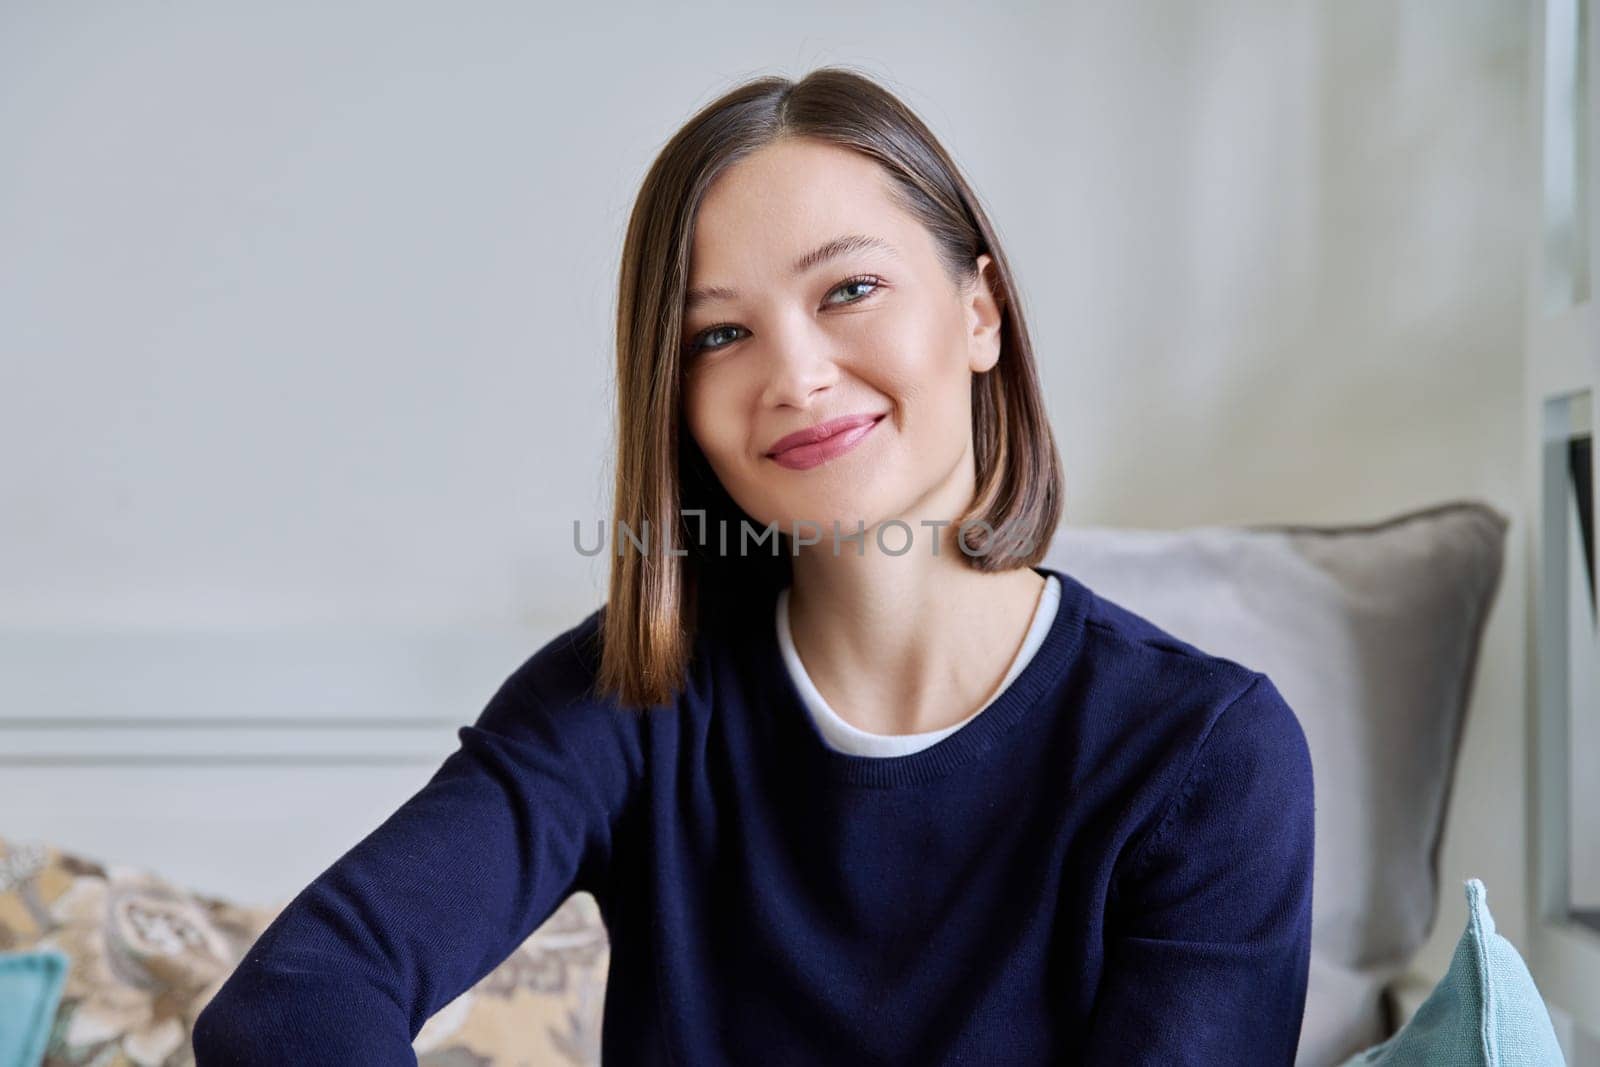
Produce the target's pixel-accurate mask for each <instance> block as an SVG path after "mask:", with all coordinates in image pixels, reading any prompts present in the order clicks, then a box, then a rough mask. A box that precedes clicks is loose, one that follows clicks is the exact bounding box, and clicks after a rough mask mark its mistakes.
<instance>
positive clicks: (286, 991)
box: [193, 639, 628, 1067]
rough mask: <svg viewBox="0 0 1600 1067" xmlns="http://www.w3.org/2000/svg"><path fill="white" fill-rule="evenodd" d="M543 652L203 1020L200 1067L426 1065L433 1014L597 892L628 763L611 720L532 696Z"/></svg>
mask: <svg viewBox="0 0 1600 1067" xmlns="http://www.w3.org/2000/svg"><path fill="white" fill-rule="evenodd" d="M558 640H559V639H558ZM547 647H549V648H550V649H552V650H553V651H552V653H551V654H549V655H546V656H544V657H543V658H542V659H539V658H536V659H535V660H534V661H532V662H531V663H530V664H528V665H525V666H524V668H522V669H521V670H519V671H518V672H517V674H514V675H513V676H512V677H511V678H509V679H507V681H506V682H505V683H504V684H503V685H502V686H501V687H500V689H499V690H498V691H497V692H496V693H495V695H494V697H493V698H492V699H491V700H490V702H489V704H488V706H487V707H486V708H485V710H484V711H483V713H482V714H481V715H480V716H479V718H478V721H477V722H476V724H475V725H473V726H464V727H462V728H461V729H460V730H459V731H458V737H459V739H460V747H459V748H458V749H457V750H456V751H455V752H453V753H452V754H451V755H450V756H449V757H448V758H447V759H446V760H445V761H444V763H443V765H442V766H441V767H440V768H439V769H438V771H437V772H435V773H434V775H433V777H432V778H431V779H430V780H429V781H428V783H427V784H426V785H424V786H423V787H422V789H421V790H420V791H419V792H418V793H416V794H415V795H414V796H412V797H411V798H410V799H409V800H407V801H406V802H405V803H404V804H403V805H402V806H401V807H400V808H399V809H398V810H397V811H395V812H394V813H393V814H392V815H390V816H389V817H388V819H387V820H385V821H384V822H383V823H382V825H380V826H379V827H378V828H377V829H375V830H374V831H372V832H371V833H370V834H368V835H367V836H366V837H365V838H364V839H362V840H361V841H360V842H359V843H358V844H356V845H355V846H354V847H353V848H352V849H350V851H349V852H347V853H346V854H345V855H344V856H342V857H341V858H340V859H338V860H337V861H336V862H334V864H333V865H332V866H330V867H329V868H328V869H327V870H326V871H324V872H323V873H322V874H320V875H318V876H317V878H316V879H315V880H314V881H313V882H312V883H311V884H310V885H309V886H307V887H306V888H305V889H303V890H302V891H301V892H300V893H299V895H297V896H296V897H295V898H294V900H293V901H291V902H290V903H289V905H288V906H287V907H286V908H285V909H284V910H283V911H282V912H281V913H280V914H279V915H278V916H277V918H276V919H274V921H273V922H272V924H271V925H270V926H268V927H267V929H266V930H265V931H264V932H263V933H262V935H261V937H260V938H259V939H258V940H257V942H256V943H255V945H253V946H252V947H251V948H250V950H249V951H248V952H247V954H246V955H245V958H244V959H243V960H242V961H241V962H240V964H239V966H238V968H237V969H236V970H235V971H234V972H233V974H232V975H231V976H230V977H229V978H228V980H227V982H226V983H225V984H224V985H223V986H222V988H221V990H220V991H219V992H218V993H217V995H216V997H215V998H213V999H212V1001H211V1002H210V1003H209V1004H208V1005H207V1006H206V1007H205V1009H204V1010H203V1011H202V1012H201V1013H200V1016H199V1019H198V1020H197V1021H196V1024H195V1029H194V1038H193V1040H194V1051H195V1059H196V1063H197V1065H198V1067H221V1065H223V1064H229V1065H256V1064H260V1065H262V1067H266V1065H272V1067H281V1065H283V1064H287V1063H293V1064H297V1065H306V1067H312V1065H318V1064H329V1065H333V1064H338V1065H340V1067H359V1065H363V1064H381V1065H385V1067H389V1065H399V1064H415V1062H416V1057H415V1055H414V1053H413V1052H412V1048H411V1041H412V1039H413V1038H414V1037H415V1036H416V1034H417V1032H418V1031H419V1030H420V1029H421V1028H422V1025H423V1023H424V1022H426V1021H427V1019H428V1018H429V1016H431V1015H432V1014H433V1013H434V1012H436V1011H438V1009H439V1008H441V1007H443V1006H444V1005H445V1004H447V1003H449V1002H450V1001H451V1000H452V999H454V998H455V997H456V996H457V995H459V994H460V993H461V992H463V991H464V990H466V989H467V988H469V987H470V986H471V985H473V984H474V983H475V982H477V981H478V979H480V978H481V977H483V976H484V975H485V974H487V973H488V972H489V971H490V970H492V969H493V968H494V967H495V966H496V965H497V964H498V963H499V962H500V961H502V960H503V959H505V958H506V957H507V956H509V955H510V954H511V952H513V951H514V950H515V949H516V948H517V946H518V945H520V944H521V943H522V941H523V940H525V939H526V938H527V936H528V935H529V934H530V933H532V932H533V930H534V929H535V928H537V927H538V925H539V924H540V923H542V922H543V921H544V920H545V919H546V918H548V917H549V916H550V914H551V913H552V912H554V910H555V909H556V907H557V906H559V905H560V903H561V902H562V901H563V900H565V899H566V897H567V896H568V895H570V893H571V892H572V891H573V890H574V889H575V888H590V887H593V886H596V885H598V884H599V880H600V877H601V872H603V870H604V869H605V868H606V867H607V866H608V864H609V858H610V849H611V827H612V825H613V814H612V813H613V812H614V811H616V810H617V809H618V808H619V807H620V806H621V803H622V798H623V797H624V796H625V793H626V790H627V782H626V779H627V763H628V761H627V760H626V758H625V757H624V756H623V754H622V752H621V746H619V745H617V744H615V741H616V739H617V734H616V733H615V731H614V729H613V726H614V724H608V723H607V722H606V721H605V720H604V716H606V715H607V714H608V712H610V711H611V709H609V708H607V707H603V706H568V707H560V708H557V705H556V704H555V703H554V702H552V703H551V704H550V705H549V707H548V708H547V707H546V706H545V704H544V703H542V702H541V701H540V700H539V699H538V698H537V697H536V696H535V695H534V691H533V684H532V683H531V682H529V681H528V680H527V679H526V678H525V676H527V675H529V674H530V670H531V668H533V667H537V666H539V665H540V664H543V665H544V666H545V667H549V666H550V665H551V664H552V663H554V662H556V660H557V658H558V657H557V655H556V653H555V651H554V650H555V649H556V646H555V643H552V645H551V646H547ZM536 680H537V679H535V681H536ZM541 691H542V690H541ZM582 716H587V718H580V717H582ZM597 717H599V718H597ZM608 732H609V737H608V736H607V735H608Z"/></svg>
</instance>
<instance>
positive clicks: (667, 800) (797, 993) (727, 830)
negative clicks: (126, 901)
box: [194, 567, 1314, 1067]
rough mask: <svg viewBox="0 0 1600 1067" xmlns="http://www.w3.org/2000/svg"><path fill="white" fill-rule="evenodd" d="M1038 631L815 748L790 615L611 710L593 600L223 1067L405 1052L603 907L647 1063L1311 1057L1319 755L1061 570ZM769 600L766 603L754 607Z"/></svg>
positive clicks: (463, 749) (764, 616)
mask: <svg viewBox="0 0 1600 1067" xmlns="http://www.w3.org/2000/svg"><path fill="white" fill-rule="evenodd" d="M1036 569H1037V570H1038V572H1039V573H1041V574H1044V573H1052V574H1055V575H1056V577H1057V578H1059V579H1060V581H1061V594H1062V596H1061V605H1060V608H1059V609H1058V611H1057V613H1056V617H1055V619H1054V622H1053V625H1052V626H1051V627H1050V630H1049V632H1048V635H1047V636H1046V638H1045V640H1044V643H1043V644H1042V645H1041V646H1040V647H1039V649H1038V651H1037V653H1036V654H1035V655H1034V657H1033V658H1032V659H1031V660H1030V661H1029V662H1028V664H1027V666H1026V667H1024V668H1023V670H1022V672H1021V673H1020V674H1018V675H1017V677H1016V678H1015V679H1014V680H1013V682H1012V683H1011V685H1010V686H1009V687H1008V688H1007V689H1006V690H1004V691H1003V692H1002V693H1001V694H1000V695H999V696H998V697H997V698H996V699H995V701H994V702H993V703H992V704H990V705H989V706H988V707H987V708H986V709H985V710H984V711H983V712H982V714H980V715H979V716H977V718H975V719H973V720H972V721H971V722H969V723H968V724H967V725H965V726H964V727H962V728H961V729H960V730H958V731H956V732H955V733H953V734H951V735H950V736H948V737H946V738H944V739H943V740H941V741H939V742H938V743H936V744H934V745H932V746H931V747H928V748H926V749H923V750H922V751H919V752H914V753H911V754H909V755H904V756H890V757H873V756H857V755H848V754H845V753H842V752H839V751H837V750H835V749H833V748H831V747H829V746H828V745H827V744H826V743H825V742H824V741H823V739H822V737H821V735H820V734H818V733H817V731H816V726H815V724H814V723H813V722H812V720H811V719H810V717H809V716H808V715H807V713H806V710H805V708H804V707H803V706H802V704H801V703H800V700H799V697H798V694H797V693H796V692H795V690H794V687H793V683H792V681H791V680H790V676H789V674H788V672H787V671H786V669H785V666H784V663H783V661H782V659H781V657H780V652H779V648H778V645H777V638H776V634H775V633H774V626H773V622H772V620H773V607H774V605H773V603H772V602H771V599H770V597H769V596H767V595H765V594H762V596H761V597H759V598H756V602H755V603H751V604H749V605H748V607H747V608H745V609H742V610H729V611H727V612H724V613H723V614H722V615H721V616H719V618H720V620H721V624H720V625H719V624H709V625H706V626H703V627H702V629H701V632H700V633H699V634H698V635H697V639H696V642H695V645H694V659H693V664H692V667H691V671H690V676H689V684H688V686H687V687H686V688H685V690H684V691H683V693H682V694H681V696H680V697H679V698H678V699H677V700H676V701H675V702H673V703H671V704H667V705H662V706H658V707H655V708H651V709H648V710H646V711H642V712H640V711H630V710H627V709H623V708H620V707H618V706H616V705H615V704H614V703H611V702H609V701H606V700H602V699H599V698H596V697H594V696H593V695H592V694H591V693H590V685H591V683H592V682H593V680H594V677H595V670H596V667H597V665H598V644H597V641H598V627H599V622H600V613H601V611H603V610H604V609H600V610H597V611H596V612H594V613H593V614H591V615H589V616H588V617H587V618H585V619H584V620H583V621H582V622H580V623H578V624H577V625H576V626H574V627H572V628H571V629H569V630H567V631H566V632H565V633H563V634H561V635H560V636H558V637H556V638H555V639H553V640H551V641H550V642H549V643H548V644H546V645H545V646H544V647H542V648H540V649H539V650H538V651H537V652H535V653H534V654H533V655H532V656H530V657H529V658H528V660H527V661H526V662H525V663H523V664H521V665H520V666H519V667H518V668H517V669H516V670H515V671H514V672H512V674H511V675H510V676H509V677H508V678H507V679H506V680H505V682H504V683H503V684H502V685H501V686H500V688H499V689H498V691H497V692H496V693H495V694H494V696H493V698H492V699H491V700H490V701H489V703H488V706H487V707H486V708H485V709H484V710H483V712H482V714H481V715H480V716H479V717H478V719H477V721H476V722H475V723H474V724H473V725H471V726H463V727H462V728H461V729H460V730H459V732H458V737H459V741H460V744H459V747H458V749H457V750H456V751H455V752H453V753H451V755H450V756H449V757H448V758H447V759H445V761H444V763H443V765H442V766H441V767H440V768H439V769H438V770H437V772H435V774H434V775H433V777H432V778H431V779H430V780H429V781H428V783H427V784H426V785H425V786H424V787H423V788H422V789H421V790H420V791H419V792H418V793H417V794H416V795H415V796H413V797H411V798H410V799H409V800H407V801H406V802H405V803H404V805H403V806H401V807H400V808H399V809H398V810H397V811H395V812H394V814H393V815H391V816H390V817H389V818H388V819H387V820H386V821H385V822H383V824H382V825H380V826H379V827H378V828H377V829H375V830H374V831H372V833H370V834H369V835H368V836H367V837H365V838H364V839H362V840H361V841H360V842H359V843H357V844H356V845H355V846H354V847H353V848H351V849H350V851H349V852H347V853H346V854H345V855H344V856H342V857H341V858H340V859H338V860H337V861H336V862H335V863H334V864H333V865H332V866H330V867H329V868H328V869H327V870H326V871H324V872H323V873H322V874H321V875H319V876H318V877H317V878H316V879H315V881H313V882H312V883H311V884H310V885H309V886H307V887H306V888H305V889H304V890H302V891H301V892H300V894H299V895H298V896H296V897H295V899H294V900H293V901H292V902H291V903H290V904H289V905H288V907H287V908H286V909H285V910H284V911H283V912H282V913H281V914H280V915H279V916H278V917H277V918H276V919H275V920H274V921H273V923H272V924H271V926H270V927H269V928H268V929H267V930H266V931H265V932H264V933H263V934H262V936H261V938H260V939H259V940H258V941H257V942H256V944H255V945H254V946H253V947H252V948H251V949H250V951H249V952H248V954H247V955H246V957H245V959H244V960H243V962H242V963H241V964H240V965H239V967H238V969H237V970H236V971H235V972H234V973H233V975H232V976H231V977H230V978H229V980H228V981H227V982H226V983H225V985H224V986H223V987H222V989H221V991H220V992H219V994H218V995H217V996H216V997H215V999H213V1000H212V1002H211V1003H210V1004H209V1005H208V1006H207V1007H206V1009H205V1010H204V1011H203V1012H202V1014H201V1015H200V1018H199V1020H198V1022H197V1024H196V1027H195V1031H194V1048H195V1053H196V1056H197V1060H198V1064H199V1067H221V1065H224V1064H249V1065H256V1064H259V1065H263V1067H266V1065H271V1067H280V1065H282V1064H291V1063H292V1064H297V1065H314V1064H330V1065H332V1064H337V1065H340V1067H354V1065H362V1064H379V1065H394V1064H412V1063H414V1062H415V1055H414V1053H413V1051H412V1048H411V1040H412V1038H413V1037H414V1036H415V1035H416V1033H417V1032H418V1030H420V1029H421V1027H422V1024H423V1023H424V1022H425V1021H426V1020H427V1019H428V1017H429V1016H430V1015H432V1014H433V1013H434V1012H436V1011H437V1010H439V1009H440V1008H441V1007H443V1006H444V1005H445V1004H447V1003H448V1002H449V1001H450V1000H451V999H453V998H454V997H455V996H457V995H458V994H459V993H461V992H462V991H463V990H465V989H467V988H468V987H469V986H471V985H473V984H474V983H475V982H476V981H477V980H478V979H480V978H482V977H483V976H484V975H485V974H486V973H487V972H488V971H490V970H491V969H492V968H494V966H495V965H496V964H498V963H499V962H500V961H501V960H503V959H504V958H505V957H506V956H507V955H509V954H510V953H511V952H512V951H513V950H514V949H515V948H516V947H517V946H518V945H519V944H520V943H521V942H522V941H523V940H524V939H525V938H526V937H527V936H528V935H529V934H530V933H531V932H532V931H533V930H534V929H535V928H536V927H537V926H538V925H539V924H540V923H541V922H543V921H544V919H545V918H547V917H548V916H549V915H550V914H551V912H553V911H554V910H555V908H556V907H557V906H558V905H559V904H560V903H561V901H562V900H563V899H564V898H565V897H566V896H567V895H568V894H570V893H572V892H574V891H575V890H587V891H589V892H591V893H593V894H594V896H595V898H596V900H597V901H598V903H599V905H600V909H601V914H602V916H603V918H604V920H605V923H606V928H607V931H608V933H609V936H610V942H611V963H610V972H609V977H608V981H607V986H606V999H605V1009H604V1010H605V1016H604V1028H603V1036H602V1056H603V1059H604V1062H605V1063H606V1064H607V1065H608V1067H621V1065H630V1064H675V1065H679V1067H715V1065H719V1064H725V1063H727V1064H760V1065H775V1064H777V1065H781V1064H874V1065H876V1064H917V1065H929V1064H947V1063H962V1064H1007V1065H1012V1064H1018V1065H1025V1064H1046V1063H1092V1064H1118V1065H1126V1064H1162V1065H1171V1064H1253V1065H1271V1064H1289V1063H1291V1062H1292V1061H1293V1059H1294V1054H1295V1048H1296V1043H1297V1040H1298V1037H1299V1033H1300V1023H1301V1016H1302V1013H1303V1010H1304V1007H1305V996H1306V982H1307V974H1308V968H1309V962H1310V947H1311V873H1312V836H1313V822H1314V819H1313V803H1312V772H1311V759H1310V753H1309V751H1308V749H1307V746H1306V741H1305V735H1304V734H1303V732H1302V730H1301V727H1300V723H1299V721H1298V719H1297V718H1296V716H1295V714H1294V712H1293V711H1292V710H1291V709H1290V708H1289V706H1288V705H1287V704H1286V703H1285V701H1284V699H1283V698H1282V696H1281V695H1280V694H1279V692H1278V690H1277V689H1276V688H1275V687H1274V685H1273V683H1272V682H1271V681H1270V680H1269V679H1268V677H1267V676H1266V675H1265V674H1262V673H1260V672H1257V671H1253V670H1251V669H1249V668H1247V667H1244V666H1242V665H1240V664H1238V663H1236V662H1234V661H1231V660H1228V659H1225V658H1221V657H1218V656H1213V655H1209V654H1206V653H1204V652H1202V651H1200V650H1199V649H1197V648H1195V647H1193V646H1191V645H1189V644H1186V643H1184V642H1182V641H1180V640H1177V639H1176V638H1174V637H1173V636H1171V635H1169V634H1167V633H1166V632H1164V631H1162V630H1160V629H1158V628H1157V627H1155V626H1154V625H1153V624H1151V623H1150V622H1149V621H1147V620H1145V619H1143V618H1142V617H1140V616H1138V615H1136V614H1134V613H1132V612H1131V611H1129V610H1127V609H1125V608H1122V607H1120V606H1118V605H1117V604H1115V603H1113V602H1112V601H1110V600H1108V599H1105V598H1103V597H1099V596H1097V595H1095V594H1094V593H1093V592H1092V591H1091V590H1090V589H1089V588H1088V587H1087V586H1085V585H1084V584H1082V583H1080V582H1078V581H1077V580H1075V579H1073V578H1072V577H1070V576H1069V575H1067V574H1066V573H1064V572H1061V571H1059V570H1054V569H1050V568H1044V567H1040V568H1036ZM746 611H748V612H749V613H751V614H749V615H748V617H746V615H745V612H746Z"/></svg>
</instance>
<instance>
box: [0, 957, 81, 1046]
mask: <svg viewBox="0 0 1600 1067" xmlns="http://www.w3.org/2000/svg"><path fill="white" fill-rule="evenodd" d="M66 981H67V957H66V956H65V955H63V954H62V953H60V952H57V951H56V950H55V949H48V948H46V949H34V950H30V951H28V952H0V1067H38V1065H39V1062H40V1061H41V1060H43V1059H44V1046H45V1042H46V1041H48V1040H49V1039H50V1024H51V1023H53V1022H54V1021H55V1017H56V1005H57V1004H58V1003H60V1001H61V987H62V986H63V985H65V984H66Z"/></svg>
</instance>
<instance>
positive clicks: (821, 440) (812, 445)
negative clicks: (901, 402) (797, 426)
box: [767, 412, 888, 470]
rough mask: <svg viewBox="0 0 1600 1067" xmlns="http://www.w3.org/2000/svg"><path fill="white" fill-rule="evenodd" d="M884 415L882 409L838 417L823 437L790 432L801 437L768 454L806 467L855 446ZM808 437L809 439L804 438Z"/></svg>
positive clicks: (775, 459) (784, 463) (776, 460)
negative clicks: (874, 412)
mask: <svg viewBox="0 0 1600 1067" xmlns="http://www.w3.org/2000/svg"><path fill="white" fill-rule="evenodd" d="M887 415H888V412H883V413H881V414H878V415H875V416H869V417H863V418H854V419H840V420H837V422H838V426H837V428H835V429H833V431H832V432H831V433H828V434H827V435H826V436H822V437H816V436H814V435H813V434H806V433H802V434H800V435H792V436H799V437H800V438H801V440H800V441H799V442H798V443H796V444H793V445H790V446H788V447H785V448H781V449H774V450H773V451H771V452H769V453H767V458H769V459H771V460H772V461H773V462H774V463H777V464H778V465H779V466H782V467H787V468H789V469H790V470H809V469H810V468H812V467H815V466H818V465H820V464H822V463H826V462H827V461H828V460H830V459H834V458H835V457H838V456H842V455H844V454H845V453H846V452H848V451H850V450H851V449H853V448H855V447H856V445H858V444H860V443H861V442H862V441H863V440H864V439H865V438H866V437H867V436H868V435H870V434H871V433H872V431H873V430H875V429H876V428H877V426H878V424H879V423H880V422H882V421H883V420H884V418H885V417H886V416H887ZM807 437H809V438H810V439H809V440H807V439H806V438H807ZM785 440H788V438H785ZM780 443H781V442H780Z"/></svg>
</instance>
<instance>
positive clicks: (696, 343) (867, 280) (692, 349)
mask: <svg viewBox="0 0 1600 1067" xmlns="http://www.w3.org/2000/svg"><path fill="white" fill-rule="evenodd" d="M882 284H883V283H882V282H880V281H879V280H878V279H877V278H874V277H871V276H868V275H863V276H861V277H859V278H850V279H848V280H846V281H842V282H840V283H839V284H838V285H836V286H834V287H833V289H832V290H830V291H829V293H828V295H829V296H832V295H833V294H834V293H840V292H845V291H846V290H851V289H855V288H856V287H858V286H863V285H864V286H867V287H868V289H867V291H866V292H864V293H862V294H861V295H860V296H858V297H856V298H855V299H853V300H840V301H828V303H829V304H830V305H831V306H834V307H838V306H840V305H842V304H859V303H861V301H863V300H865V299H867V298H868V297H869V296H871V295H872V294H873V293H875V292H877V290H878V287H879V286H880V285H882ZM738 329H739V327H738V326H733V325H730V324H727V323H724V324H722V325H720V326H712V327H709V328H708V329H705V330H701V331H700V332H699V333H698V334H696V335H695V336H694V338H693V339H692V340H691V341H690V342H689V343H688V344H687V345H685V346H684V352H685V354H687V355H691V356H692V355H695V354H696V353H698V352H712V351H715V350H716V349H719V348H726V347H727V345H728V344H732V343H733V342H732V341H729V342H727V344H720V345H719V344H711V343H709V342H710V341H711V339H712V338H713V337H715V336H716V335H717V334H719V333H721V332H722V331H723V330H738Z"/></svg>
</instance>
